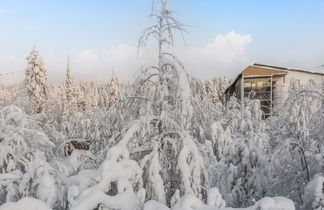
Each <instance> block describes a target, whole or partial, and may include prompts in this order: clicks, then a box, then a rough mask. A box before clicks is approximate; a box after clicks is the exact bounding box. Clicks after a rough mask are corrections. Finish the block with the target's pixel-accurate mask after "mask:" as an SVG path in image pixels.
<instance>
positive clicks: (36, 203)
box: [0, 197, 52, 210]
mask: <svg viewBox="0 0 324 210" xmlns="http://www.w3.org/2000/svg"><path fill="white" fill-rule="evenodd" d="M21 209H24V210H52V209H51V208H50V207H48V206H47V205H46V203H44V202H43V201H41V200H38V199H35V198H29V197H25V198H23V199H21V200H19V201H17V202H7V203H5V204H3V205H2V206H0V210H21Z"/></svg>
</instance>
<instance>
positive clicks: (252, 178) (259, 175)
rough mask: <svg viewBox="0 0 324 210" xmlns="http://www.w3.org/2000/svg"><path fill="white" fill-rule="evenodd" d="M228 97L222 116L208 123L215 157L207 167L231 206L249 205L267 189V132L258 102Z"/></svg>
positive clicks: (212, 180) (263, 194)
mask: <svg viewBox="0 0 324 210" xmlns="http://www.w3.org/2000/svg"><path fill="white" fill-rule="evenodd" d="M244 103H245V104H244V106H243V108H242V106H241V105H240V104H239V102H238V101H237V100H236V98H234V97H232V98H231V100H230V101H229V102H228V110H227V113H226V114H225V116H224V117H225V118H224V119H223V120H221V121H220V122H216V123H214V124H213V125H212V135H213V137H214V141H213V143H214V146H213V149H214V150H216V151H215V153H216V154H217V156H218V158H219V161H218V162H216V163H215V164H214V165H212V167H210V177H211V182H212V184H213V186H215V187H217V188H219V190H220V192H221V194H222V195H224V199H225V200H226V203H227V204H228V205H230V206H234V207H242V206H249V205H252V204H253V203H254V202H255V201H256V200H258V199H260V198H262V197H264V196H265V194H266V193H267V185H268V182H269V177H268V174H267V167H266V163H267V160H266V159H265V148H266V146H267V142H268V136H267V134H266V130H265V128H266V127H265V123H264V122H263V121H262V112H261V110H260V102H259V101H257V100H245V102H244Z"/></svg>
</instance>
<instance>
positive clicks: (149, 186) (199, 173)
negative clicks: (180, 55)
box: [106, 1, 208, 205]
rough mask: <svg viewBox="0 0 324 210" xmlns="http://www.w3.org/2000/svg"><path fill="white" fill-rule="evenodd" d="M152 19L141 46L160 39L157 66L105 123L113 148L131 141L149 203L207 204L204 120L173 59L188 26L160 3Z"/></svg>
mask: <svg viewBox="0 0 324 210" xmlns="http://www.w3.org/2000/svg"><path fill="white" fill-rule="evenodd" d="M152 17H153V18H154V19H155V20H156V24H154V25H153V26H151V27H149V28H148V29H146V30H145V31H144V33H143V34H142V36H141V37H140V41H139V46H143V44H144V43H145V41H146V40H147V39H148V38H149V37H150V36H151V35H154V37H156V38H157V40H156V41H157V46H158V47H157V54H158V56H157V65H156V66H151V67H148V68H145V69H143V71H142V72H141V73H140V74H139V75H138V76H137V77H136V79H135V81H134V82H133V83H131V84H130V85H129V86H128V87H127V88H126V89H125V91H123V93H122V94H121V96H120V98H119V99H118V101H117V102H116V103H115V104H114V106H113V107H112V108H111V109H110V110H109V111H108V114H107V116H106V119H107V120H110V123H111V126H110V128H111V129H112V134H113V135H112V137H111V138H110V140H109V142H117V144H116V143H114V144H116V145H118V144H119V143H118V142H119V141H120V139H121V138H124V136H125V135H130V136H131V137H130V138H129V141H128V144H127V148H128V150H129V152H130V157H131V158H133V159H135V160H137V161H138V162H139V164H140V166H141V168H142V170H143V187H144V188H145V189H146V192H147V197H146V198H147V199H155V200H158V201H161V202H162V203H165V204H167V205H171V200H172V198H174V199H175V198H176V197H178V195H179V194H180V196H182V195H184V194H185V193H193V194H195V195H197V196H198V197H201V198H206V197H205V195H206V191H205V189H206V188H205V187H206V186H208V178H207V172H206V168H205V163H204V157H203V155H202V153H201V151H200V149H201V147H202V144H203V142H204V140H205V139H204V136H203V135H202V132H201V130H202V128H201V126H199V123H201V122H202V118H203V114H202V112H201V110H200V109H199V107H198V105H197V103H195V102H196V101H195V99H194V97H193V96H192V92H191V88H190V85H189V84H190V78H189V77H188V75H187V74H186V72H185V70H184V68H183V65H182V64H181V62H180V61H179V60H178V59H177V58H176V56H175V55H173V54H172V53H170V52H172V44H173V31H174V30H180V31H181V30H183V29H184V26H183V25H182V24H180V23H178V22H177V21H176V20H175V19H174V18H173V17H172V13H171V11H170V10H169V8H168V4H167V1H161V9H160V10H159V13H157V14H153V15H152ZM134 125H136V126H135V127H134ZM130 130H131V131H132V132H130ZM116 131H119V132H116ZM107 144H108V145H109V143H107ZM174 199H173V200H174Z"/></svg>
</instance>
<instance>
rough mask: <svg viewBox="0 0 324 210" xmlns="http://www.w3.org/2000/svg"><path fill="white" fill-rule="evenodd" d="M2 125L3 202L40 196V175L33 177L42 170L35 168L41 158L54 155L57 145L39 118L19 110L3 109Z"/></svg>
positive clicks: (0, 193) (0, 183) (0, 114)
mask: <svg viewBox="0 0 324 210" xmlns="http://www.w3.org/2000/svg"><path fill="white" fill-rule="evenodd" d="M0 125H1V126H0V130H1V132H0V133H1V134H0V171H1V173H0V174H1V176H0V187H1V188H0V203H3V202H6V201H15V200H17V199H19V198H20V197H25V196H35V197H36V194H35V193H36V189H37V188H38V186H39V183H38V184H37V183H36V182H35V181H36V176H29V174H30V173H34V171H35V170H36V169H37V168H38V167H32V165H33V164H34V163H36V162H38V163H39V160H40V159H42V160H43V161H44V160H46V157H44V155H45V154H50V153H49V152H50V151H51V149H52V148H53V147H54V144H53V143H52V142H50V141H49V139H48V138H47V136H46V135H45V134H44V133H43V132H42V131H41V128H40V127H39V125H38V123H37V122H36V121H35V119H33V118H32V117H30V116H28V115H26V114H25V113H23V111H21V110H20V109H19V108H17V107H14V106H8V107H5V108H2V109H1V110H0ZM38 154H42V158H40V159H38V158H37V157H39V155H38ZM36 159H37V161H36ZM46 168H47V169H48V168H49V167H46ZM37 170H38V169H37ZM27 177H29V178H27ZM27 179H28V181H27ZM44 196H45V195H44Z"/></svg>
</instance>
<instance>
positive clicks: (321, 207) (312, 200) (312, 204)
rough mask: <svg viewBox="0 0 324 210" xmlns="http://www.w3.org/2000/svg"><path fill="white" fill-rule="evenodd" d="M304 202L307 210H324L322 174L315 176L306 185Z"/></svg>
mask: <svg viewBox="0 0 324 210" xmlns="http://www.w3.org/2000/svg"><path fill="white" fill-rule="evenodd" d="M303 201H304V205H303V209H305V210H306V209H307V210H324V177H323V176H322V175H321V174H317V175H315V176H314V178H313V180H312V181H310V182H309V183H308V184H307V185H306V187H305V192H304V196H303Z"/></svg>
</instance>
